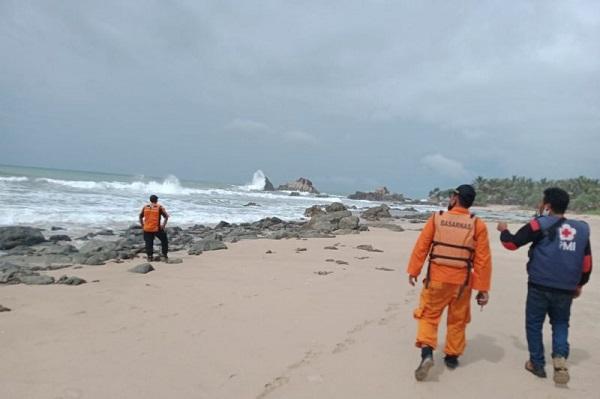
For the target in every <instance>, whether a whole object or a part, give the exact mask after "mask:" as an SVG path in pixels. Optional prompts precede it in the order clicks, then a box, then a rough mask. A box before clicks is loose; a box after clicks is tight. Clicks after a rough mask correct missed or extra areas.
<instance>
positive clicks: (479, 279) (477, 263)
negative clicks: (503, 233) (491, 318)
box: [472, 219, 492, 291]
mask: <svg viewBox="0 0 600 399" xmlns="http://www.w3.org/2000/svg"><path fill="white" fill-rule="evenodd" d="M475 232H476V233H475V259H474V261H473V285H472V287H473V289H474V290H477V291H489V290H490V284H491V279H492V253H491V251H490V239H489V237H488V231H487V226H486V225H485V222H484V221H483V220H481V219H477V226H476V228H475Z"/></svg>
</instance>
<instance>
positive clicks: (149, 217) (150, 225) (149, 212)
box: [144, 204, 161, 233]
mask: <svg viewBox="0 0 600 399" xmlns="http://www.w3.org/2000/svg"><path fill="white" fill-rule="evenodd" d="M160 208H161V206H160V205H159V204H148V205H146V206H145V207H144V231H145V232H147V233H156V232H157V231H158V230H160Z"/></svg>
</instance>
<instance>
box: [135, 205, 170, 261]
mask: <svg viewBox="0 0 600 399" xmlns="http://www.w3.org/2000/svg"><path fill="white" fill-rule="evenodd" d="M161 218H162V221H161ZM168 220H169V214H168V213H167V211H166V210H165V208H164V207H163V206H162V205H160V204H159V203H158V197H157V196H156V195H151V196H150V203H149V204H146V205H144V207H143V208H142V211H141V212H140V224H141V225H142V229H143V230H144V241H145V243H146V255H147V256H148V261H152V260H153V257H152V256H153V253H154V237H157V238H158V239H159V240H160V245H161V252H162V257H163V260H167V259H168V253H169V239H168V237H167V231H166V230H165V228H166V227H167V221H168Z"/></svg>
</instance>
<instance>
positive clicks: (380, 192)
mask: <svg viewBox="0 0 600 399" xmlns="http://www.w3.org/2000/svg"><path fill="white" fill-rule="evenodd" d="M348 198H350V199H354V200H367V201H389V202H395V201H404V195H402V194H395V193H391V192H390V190H388V188H387V187H385V186H384V187H379V188H377V189H376V190H375V191H373V192H368V193H365V192H362V191H357V192H355V193H354V194H350V195H349V196H348Z"/></svg>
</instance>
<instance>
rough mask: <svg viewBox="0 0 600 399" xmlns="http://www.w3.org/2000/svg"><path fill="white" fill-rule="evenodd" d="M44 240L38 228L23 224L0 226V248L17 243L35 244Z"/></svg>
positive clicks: (9, 246) (6, 247)
mask: <svg viewBox="0 0 600 399" xmlns="http://www.w3.org/2000/svg"><path fill="white" fill-rule="evenodd" d="M44 241H46V239H45V238H44V235H43V234H42V232H41V230H40V229H35V228H33V227H25V226H5V227H0V250H5V249H11V248H14V247H16V246H19V245H26V246H29V245H35V244H39V243H42V242H44Z"/></svg>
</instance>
